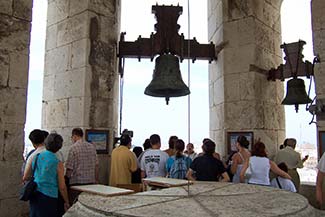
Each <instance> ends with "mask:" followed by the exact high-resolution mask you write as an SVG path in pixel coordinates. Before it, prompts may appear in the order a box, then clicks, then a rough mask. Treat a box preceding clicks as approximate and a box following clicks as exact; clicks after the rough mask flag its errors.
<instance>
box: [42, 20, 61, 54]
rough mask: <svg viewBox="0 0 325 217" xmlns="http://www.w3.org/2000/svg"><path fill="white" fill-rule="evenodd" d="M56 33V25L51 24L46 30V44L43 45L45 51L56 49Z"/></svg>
mask: <svg viewBox="0 0 325 217" xmlns="http://www.w3.org/2000/svg"><path fill="white" fill-rule="evenodd" d="M57 33H58V25H57V24H53V25H51V26H47V28H46V42H45V43H46V44H45V50H46V51H48V50H52V49H54V48H56V46H57V44H56V41H57Z"/></svg>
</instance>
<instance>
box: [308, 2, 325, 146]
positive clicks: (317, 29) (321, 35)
mask: <svg viewBox="0 0 325 217" xmlns="http://www.w3.org/2000/svg"><path fill="white" fill-rule="evenodd" d="M324 9H325V2H324V1H322V0H312V1H311V10H312V13H311V15H312V16H311V17H312V31H313V44H314V55H318V57H319V59H320V63H317V64H316V65H315V83H316V95H317V100H323V102H325V61H324V60H325V44H324V42H325V16H324V13H323V11H324ZM324 117H325V116H324V115H322V116H317V134H318V132H319V131H325V118H324ZM319 145H320V143H319V141H318V146H319ZM323 151H324V150H323Z"/></svg>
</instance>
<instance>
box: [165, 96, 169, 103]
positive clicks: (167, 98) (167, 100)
mask: <svg viewBox="0 0 325 217" xmlns="http://www.w3.org/2000/svg"><path fill="white" fill-rule="evenodd" d="M165 99H166V105H168V103H169V97H168V96H167V97H166V98H165Z"/></svg>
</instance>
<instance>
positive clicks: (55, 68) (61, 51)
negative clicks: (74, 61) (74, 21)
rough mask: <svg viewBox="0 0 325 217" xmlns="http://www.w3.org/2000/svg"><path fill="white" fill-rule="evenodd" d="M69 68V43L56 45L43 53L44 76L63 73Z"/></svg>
mask: <svg viewBox="0 0 325 217" xmlns="http://www.w3.org/2000/svg"><path fill="white" fill-rule="evenodd" d="M70 68H71V45H66V46H62V47H58V48H56V49H53V50H50V51H48V52H46V54H45V66H44V76H47V75H54V74H58V73H64V72H65V71H68V70H69V69H70Z"/></svg>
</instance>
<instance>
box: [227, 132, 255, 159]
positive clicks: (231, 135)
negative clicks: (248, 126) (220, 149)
mask: <svg viewBox="0 0 325 217" xmlns="http://www.w3.org/2000/svg"><path fill="white" fill-rule="evenodd" d="M240 135H243V136H246V138H247V140H248V141H249V146H248V150H251V148H252V144H253V142H254V133H253V132H251V131H249V132H247V131H244V132H227V146H228V154H231V153H232V152H236V151H237V148H236V143H237V138H238V136H240Z"/></svg>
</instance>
